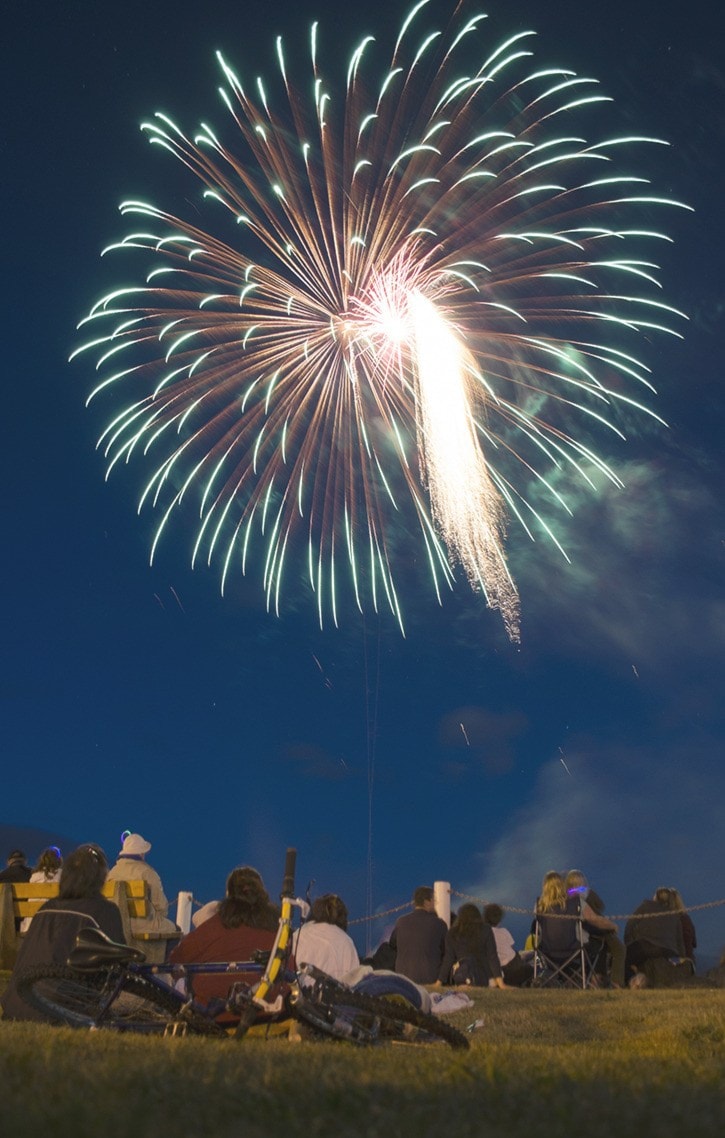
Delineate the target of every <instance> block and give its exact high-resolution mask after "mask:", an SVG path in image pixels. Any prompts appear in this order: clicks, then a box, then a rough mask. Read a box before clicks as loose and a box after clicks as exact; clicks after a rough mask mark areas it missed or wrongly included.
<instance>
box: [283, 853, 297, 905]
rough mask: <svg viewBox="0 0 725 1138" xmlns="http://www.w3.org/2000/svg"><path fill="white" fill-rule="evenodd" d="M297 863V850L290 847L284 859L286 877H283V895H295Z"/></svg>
mask: <svg viewBox="0 0 725 1138" xmlns="http://www.w3.org/2000/svg"><path fill="white" fill-rule="evenodd" d="M296 863H297V850H295V849H292V848H289V849H288V850H287V854H286V856H285V859H284V878H283V879H282V892H281V894H280V896H281V897H294V892H295V865H296Z"/></svg>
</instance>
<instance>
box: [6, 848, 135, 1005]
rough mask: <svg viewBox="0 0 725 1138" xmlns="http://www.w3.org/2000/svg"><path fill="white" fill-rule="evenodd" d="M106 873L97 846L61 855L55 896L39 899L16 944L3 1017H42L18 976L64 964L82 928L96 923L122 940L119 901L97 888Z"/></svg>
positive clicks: (101, 886) (116, 938) (96, 925)
mask: <svg viewBox="0 0 725 1138" xmlns="http://www.w3.org/2000/svg"><path fill="white" fill-rule="evenodd" d="M107 873H108V862H107V861H106V855H105V854H104V852H103V850H102V849H101V847H100V846H96V845H92V844H89V845H84V846H79V847H78V849H77V850H73V852H72V853H71V854H69V856H68V857H67V858H66V859H65V862H64V863H63V869H62V872H61V875H60V884H59V886H58V897H57V898H55V899H54V900H52V901H46V902H45V904H44V905H41V907H40V908H39V909H38V911H37V913H36V914H35V916H34V917H33V920H32V922H31V925H30V928H29V929H28V932H27V935H26V936H25V937H24V938H23V942H22V944H21V946H20V952H19V953H18V959H17V961H16V964H15V968H14V969H13V974H12V976H11V977H10V983H9V985H8V987H7V989H6V991H5V994H4V995H3V997H2V1000H0V1003H2V1007H3V1014H4V1017H5V1019H31V1020H42V1019H43V1018H44V1017H43V1016H42V1015H41V1013H40V1012H37V1011H35V1009H33V1008H30V1007H29V1006H28V1005H27V1004H26V1003H25V1001H24V1000H21V999H20V996H19V995H18V992H17V987H16V980H17V977H18V976H19V975H20V973H21V972H23V971H25V969H27V968H34V967H36V965H40V964H65V962H66V960H67V958H68V954H69V952H70V951H71V949H72V948H73V945H74V944H75V939H76V937H77V935H78V933H79V932H80V931H81V929H83V928H89V927H91V928H96V929H100V930H101V932H104V933H106V935H107V936H109V937H110V938H111V940H114V941H116V942H118V943H120V944H123V943H124V935H123V923H122V921H121V913H120V912H119V909H118V906H117V905H114V903H113V901H108V900H107V899H106V898H105V897H104V896H103V894H102V892H101V890H102V889H103V885H104V882H105V880H106V875H107Z"/></svg>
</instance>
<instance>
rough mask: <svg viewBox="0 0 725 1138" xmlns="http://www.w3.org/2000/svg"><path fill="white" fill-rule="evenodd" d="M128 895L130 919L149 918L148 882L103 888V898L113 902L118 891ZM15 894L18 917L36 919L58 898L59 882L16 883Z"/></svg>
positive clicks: (108, 883) (14, 904)
mask: <svg viewBox="0 0 725 1138" xmlns="http://www.w3.org/2000/svg"><path fill="white" fill-rule="evenodd" d="M119 887H120V891H121V892H124V891H125V894H126V903H127V905H128V915H129V917H148V915H149V904H150V902H149V886H148V882H146V881H141V880H139V881H107V882H106V883H105V885H104V886H103V896H104V897H107V898H108V900H109V901H113V899H114V897H116V896H117V895H118V892H117V891H118V890H119ZM11 889H12V892H13V910H14V913H15V916H16V917H34V916H35V914H36V913H37V911H38V909H39V908H40V906H41V905H42V904H44V902H45V901H52V900H53V899H54V898H55V897H57V896H58V882H57V881H46V882H37V883H35V882H34V883H33V884H32V885H31V884H30V882H25V881H21V882H18V881H14V882H13V883H12V885H11Z"/></svg>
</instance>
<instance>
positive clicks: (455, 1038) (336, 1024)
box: [293, 984, 470, 1050]
mask: <svg viewBox="0 0 725 1138" xmlns="http://www.w3.org/2000/svg"><path fill="white" fill-rule="evenodd" d="M293 1010H294V1014H295V1015H296V1016H298V1017H299V1018H300V1019H301V1020H303V1021H304V1022H306V1023H308V1024H309V1025H310V1026H311V1027H313V1028H316V1029H317V1030H318V1031H321V1032H324V1033H325V1034H326V1035H331V1036H333V1037H334V1038H335V1039H349V1040H351V1041H352V1042H354V1043H360V1044H371V1043H381V1042H384V1041H394V1040H397V1041H399V1042H407V1043H433V1042H437V1041H439V1040H442V1041H443V1042H444V1043H447V1044H448V1045H449V1047H454V1048H457V1049H460V1050H467V1049H468V1048H469V1047H470V1042H469V1040H468V1039H467V1038H466V1036H465V1035H464V1034H463V1033H462V1032H460V1031H459V1030H458V1028H456V1027H453V1025H452V1024H450V1023H446V1021H445V1020H442V1019H440V1018H439V1017H438V1016H434V1015H430V1014H429V1013H428V1012H422V1011H420V1010H419V1009H418V1008H414V1007H413V1005H412V1004H410V1003H408V1001H407V1000H402V999H400V998H399V997H397V996H394V997H386V996H368V995H367V994H366V993H364V992H355V991H353V990H352V989H347V988H344V987H343V986H342V985H335V986H334V989H333V988H332V985H329V984H327V985H324V987H322V988H318V989H317V991H315V990H313V991H312V992H311V993H310V995H309V996H308V994H307V993H306V992H304V991H302V992H300V995H299V996H298V997H297V999H296V1000H295V1001H294V1002H293Z"/></svg>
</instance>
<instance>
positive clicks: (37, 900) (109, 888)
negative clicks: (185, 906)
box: [0, 880, 180, 968]
mask: <svg viewBox="0 0 725 1138" xmlns="http://www.w3.org/2000/svg"><path fill="white" fill-rule="evenodd" d="M57 896H58V882H57V881H48V882H46V883H38V884H35V883H34V884H32V885H31V884H30V883H29V882H25V881H23V882H13V883H12V884H0V968H12V966H13V964H14V963H15V958H16V956H17V952H18V947H19V941H20V935H21V934H18V933H16V921H20V920H22V919H23V918H24V917H34V916H35V914H36V913H37V911H38V909H39V908H40V906H41V905H43V904H45V902H46V901H52V900H54V899H55V898H56V897H57ZM103 896H104V897H106V898H107V899H108V900H109V901H113V902H114V903H115V904H116V905H117V906H118V909H119V912H120V913H121V923H122V924H123V932H124V936H125V938H126V940H127V942H128V943H129V944H134V942H135V943H137V944H139V942H141V943H140V944H139V946H140V947H144V948H145V950H146V951H147V954H148V955H149V956H151V955H152V953H151V952H149V951H148V949H146V946H144V945H143V942H148V941H166V940H174V939H176V937H178V936H180V933H178V932H176V933H162V932H141V933H135V934H134V933H132V932H131V920H132V918H134V917H141V918H144V917H148V916H150V914H151V898H150V892H149V886H148V883H147V882H146V881H142V880H138V881H107V882H106V883H105V885H104V886H103ZM157 955H158V953H157V952H154V953H153V956H154V957H155V956H157Z"/></svg>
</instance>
